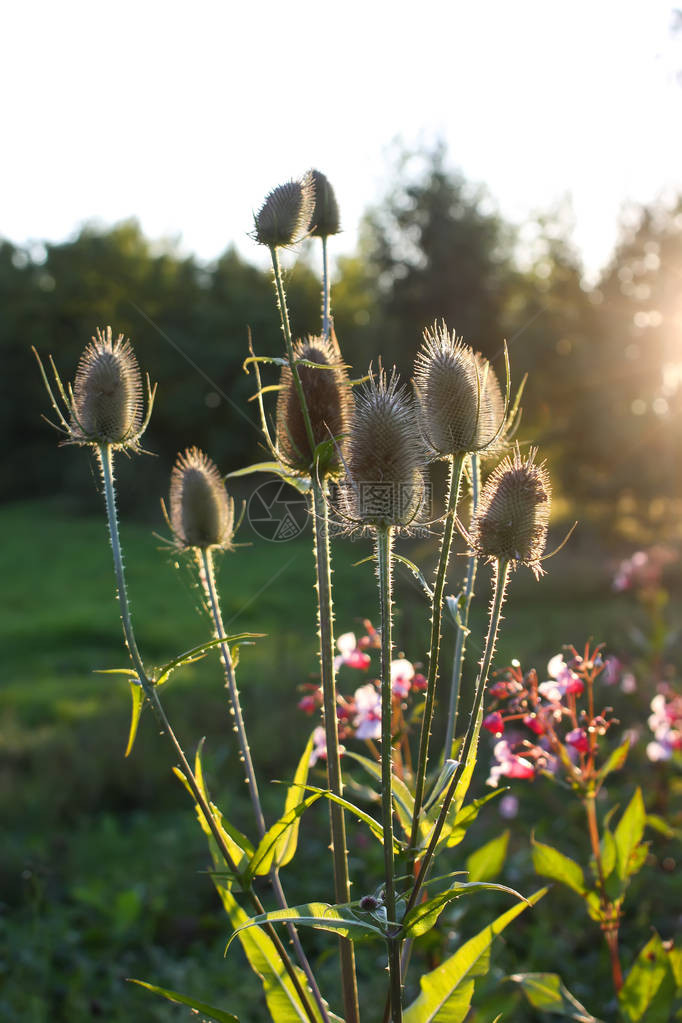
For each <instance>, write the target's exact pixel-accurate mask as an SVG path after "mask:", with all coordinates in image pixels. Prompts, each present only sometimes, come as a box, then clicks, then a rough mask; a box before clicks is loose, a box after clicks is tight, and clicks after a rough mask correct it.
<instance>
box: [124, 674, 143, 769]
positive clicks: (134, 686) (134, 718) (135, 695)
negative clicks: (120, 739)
mask: <svg viewBox="0 0 682 1023" xmlns="http://www.w3.org/2000/svg"><path fill="white" fill-rule="evenodd" d="M130 695H131V696H132V699H133V706H132V710H131V714H130V731H129V732H128V745H127V746H126V752H125V755H126V756H127V757H128V756H130V754H131V753H132V750H133V746H134V744H135V736H136V735H137V726H138V725H139V723H140V714H141V713H142V708H143V707H144V689H143V688H142V686H141V685H140V683H139V682H138V681H137V679H132V678H131V679H130Z"/></svg>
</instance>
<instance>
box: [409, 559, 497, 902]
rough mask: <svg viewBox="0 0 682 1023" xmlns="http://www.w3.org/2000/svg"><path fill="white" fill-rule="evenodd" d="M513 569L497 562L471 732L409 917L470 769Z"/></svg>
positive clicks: (424, 861)
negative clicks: (479, 718) (468, 763)
mask: <svg viewBox="0 0 682 1023" xmlns="http://www.w3.org/2000/svg"><path fill="white" fill-rule="evenodd" d="M509 569H510V563H509V562H508V561H497V562H496V563H495V580H494V588H493V600H492V605H491V608H490V623H489V625H488V635H487V636H486V640H485V649H484V651H483V659H482V661H481V670H480V673H479V676H478V679H477V682H476V692H475V695H474V703H473V706H472V708H471V717H470V718H469V727H468V728H467V733H466V737H465V739H464V745H463V747H462V751H461V754H460V760H459V763H458V765H457V768H456V770H455V773H454V774H453V776H452V780H451V782H450V785H449V787H448V790H447V792H446V794H445V799H444V800H443V805H442V806H441V809H440V813H439V815H438V820H437V821H436V826H435V827H434V829H433V833H432V835H431V840H430V842H429V845H428V848H427V850H426V852H425V853H424V858H423V859H422V861H421V864H420V867H419V873H418V874H417V878H416V880H415V883H414V888H413V889H412V893H411V895H410V899H409V902H408V904H407V909H406V913H409V911H410V910H411V909H412V907H413V906H414V905H416V903H417V900H418V899H419V896H420V894H421V889H422V885H423V884H424V881H425V880H426V875H427V874H428V871H429V868H430V866H431V860H432V859H433V855H434V852H435V849H436V846H437V845H438V841H439V839H440V836H441V832H442V830H443V827H444V826H445V821H446V820H447V815H448V810H449V809H450V804H451V803H452V800H453V799H454V796H455V793H456V791H457V786H458V785H459V781H460V778H461V777H462V775H463V773H464V771H465V769H466V765H467V761H468V759H469V754H470V753H471V747H472V745H473V742H474V734H475V731H476V721H477V719H478V715H479V713H480V711H481V706H482V704H483V694H484V692H485V687H486V683H487V681H488V673H489V672H490V665H491V663H492V659H493V654H494V652H495V643H496V642H497V631H498V628H499V625H500V620H501V617H502V606H503V604H504V597H505V592H506V588H507V581H508V579H509Z"/></svg>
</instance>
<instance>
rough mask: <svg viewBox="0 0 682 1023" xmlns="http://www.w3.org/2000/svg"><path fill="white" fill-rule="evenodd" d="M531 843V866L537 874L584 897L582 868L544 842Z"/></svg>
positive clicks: (584, 887)
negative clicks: (558, 882)
mask: <svg viewBox="0 0 682 1023" xmlns="http://www.w3.org/2000/svg"><path fill="white" fill-rule="evenodd" d="M531 840H532V843H533V866H534V867H535V870H536V871H537V873H538V874H542V876H543V877H551V878H552V880H553V881H561V883H562V884H565V885H566V886H567V887H568V888H572V889H573V891H574V892H577V893H578V895H585V893H586V892H587V886H586V884H585V875H584V874H583V870H582V867H581V866H580V864H579V863H576V862H575V860H572V859H571V858H570V856H564V854H563V853H562V852H559V850H558V849H554V848H553V847H552V846H551V845H545V844H544V842H536V840H535V839H534V838H532V839H531Z"/></svg>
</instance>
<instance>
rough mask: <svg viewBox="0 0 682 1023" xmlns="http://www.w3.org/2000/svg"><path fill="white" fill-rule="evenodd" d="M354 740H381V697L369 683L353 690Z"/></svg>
mask: <svg viewBox="0 0 682 1023" xmlns="http://www.w3.org/2000/svg"><path fill="white" fill-rule="evenodd" d="M354 703H355V712H356V716H355V720H354V721H353V725H354V726H355V729H356V731H355V738H356V739H380V738H381V695H380V693H379V690H378V689H377V687H376V686H375V685H373V684H372V683H371V682H368V683H367V685H365V686H360V688H359V689H356V690H355V697H354Z"/></svg>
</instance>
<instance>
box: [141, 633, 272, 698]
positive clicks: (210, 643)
mask: <svg viewBox="0 0 682 1023" xmlns="http://www.w3.org/2000/svg"><path fill="white" fill-rule="evenodd" d="M264 635H265V633H264V632H240V633H237V635H235V636H218V638H217V639H209V640H207V642H206V643H200V644H199V646H195V647H193V648H192V649H191V650H188V651H187V652H186V653H184V654H180V656H179V657H175V658H174V659H173V660H172V661H169V662H168V664H164V666H163V667H162V668H159V673H158V675H157V677H156V679H155V681H154V684H155V685H157V686H162V685H163V684H164V683H165V682H167V681H168V678H169V676H170V674H171V672H173V671H175V670H176V668H180V667H182V665H183V664H192V663H193V662H194V661H198V660H201V658H202V657H203V656H204V655H205V653H206V652H207V651H208V650H210V649H211V648H212V647H214V646H220V645H221V644H222V643H239V642H240V641H242V640H245V639H262V638H263V636H264Z"/></svg>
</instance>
